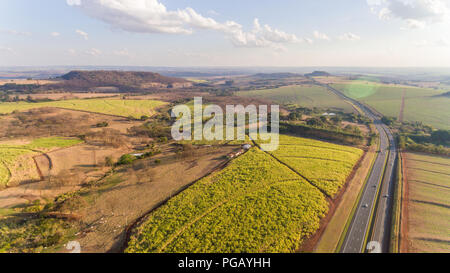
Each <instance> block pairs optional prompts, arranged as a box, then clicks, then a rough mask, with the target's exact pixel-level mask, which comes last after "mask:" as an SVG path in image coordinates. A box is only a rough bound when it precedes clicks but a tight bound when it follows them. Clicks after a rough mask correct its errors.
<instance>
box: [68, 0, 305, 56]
mask: <svg viewBox="0 0 450 273" xmlns="http://www.w3.org/2000/svg"><path fill="white" fill-rule="evenodd" d="M67 4H69V5H70V6H76V7H78V8H80V9H81V10H82V11H83V12H85V13H86V14H87V15H89V16H91V17H93V18H97V19H99V20H101V21H103V22H105V23H107V24H109V25H111V26H113V27H115V28H118V29H122V30H125V31H129V32H137V33H169V34H191V33H193V32H194V29H207V30H214V31H218V32H221V33H223V34H224V35H225V36H226V37H228V39H230V41H231V42H232V43H233V44H234V45H235V46H239V47H271V48H280V47H282V44H285V43H296V42H300V41H301V39H299V38H297V37H296V36H295V35H294V34H289V33H286V32H283V31H281V30H278V29H274V28H273V27H270V26H268V25H264V26H261V25H260V24H259V21H258V20H257V19H255V21H254V25H253V28H252V30H250V31H248V32H246V31H244V29H243V26H242V25H240V24H238V23H236V22H234V21H226V22H224V23H219V22H217V21H216V20H214V19H213V18H209V17H204V16H202V15H201V14H198V13H197V12H196V11H195V10H194V9H192V8H189V7H187V8H185V9H177V10H173V11H171V10H167V8H166V7H165V6H164V5H163V4H162V3H160V2H159V0H107V1H106V0H90V1H86V0H78V1H74V0H67Z"/></svg>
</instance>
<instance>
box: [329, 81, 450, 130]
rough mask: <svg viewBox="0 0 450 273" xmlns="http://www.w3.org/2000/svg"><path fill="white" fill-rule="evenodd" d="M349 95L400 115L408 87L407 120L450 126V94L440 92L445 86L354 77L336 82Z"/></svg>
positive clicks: (335, 86)
mask: <svg viewBox="0 0 450 273" xmlns="http://www.w3.org/2000/svg"><path fill="white" fill-rule="evenodd" d="M332 86H333V87H334V88H336V89H338V90H341V91H343V92H344V93H345V94H346V95H347V96H349V97H352V98H354V99H358V100H360V101H362V102H365V103H367V104H369V105H370V106H372V107H374V108H375V109H376V110H377V111H379V112H381V113H382V114H384V115H386V116H391V117H398V116H399V114H400V108H401V104H402V95H403V92H404V91H405V108H404V113H403V117H404V120H406V121H421V122H424V123H425V124H428V125H432V126H434V127H436V128H439V129H450V125H449V123H448V121H449V120H450V98H449V97H442V96H439V95H440V94H442V93H445V91H444V90H434V89H429V88H417V87H411V86H400V85H386V84H381V83H375V82H366V81H353V82H349V83H346V84H344V83H339V84H333V85H332Z"/></svg>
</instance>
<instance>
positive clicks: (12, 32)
mask: <svg viewBox="0 0 450 273" xmlns="http://www.w3.org/2000/svg"><path fill="white" fill-rule="evenodd" d="M0 33H6V34H11V35H17V36H30V35H31V33H30V32H27V31H18V30H14V29H1V30H0Z"/></svg>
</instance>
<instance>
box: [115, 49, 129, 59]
mask: <svg viewBox="0 0 450 273" xmlns="http://www.w3.org/2000/svg"><path fill="white" fill-rule="evenodd" d="M113 54H114V55H116V56H120V57H130V56H131V54H130V52H129V51H128V49H126V48H123V49H120V50H115V51H114V52H113Z"/></svg>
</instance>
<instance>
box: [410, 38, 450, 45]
mask: <svg viewBox="0 0 450 273" xmlns="http://www.w3.org/2000/svg"><path fill="white" fill-rule="evenodd" d="M414 45H415V46H417V47H450V40H449V39H448V38H441V39H439V40H436V41H428V40H420V41H416V42H414Z"/></svg>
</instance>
